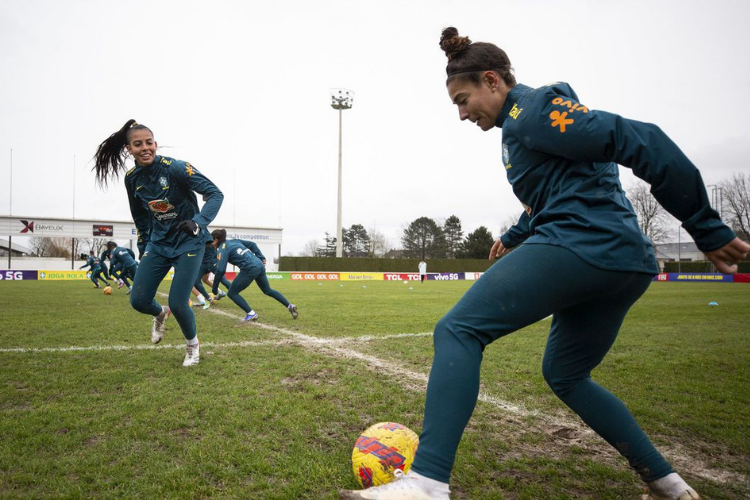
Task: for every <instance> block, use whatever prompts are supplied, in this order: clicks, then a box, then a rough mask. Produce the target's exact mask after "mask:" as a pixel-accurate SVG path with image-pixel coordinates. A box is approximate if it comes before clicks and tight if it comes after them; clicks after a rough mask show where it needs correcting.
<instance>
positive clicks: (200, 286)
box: [193, 271, 211, 300]
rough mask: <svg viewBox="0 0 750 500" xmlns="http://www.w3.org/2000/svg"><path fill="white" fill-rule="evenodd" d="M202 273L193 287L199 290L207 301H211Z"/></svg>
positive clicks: (199, 272)
mask: <svg viewBox="0 0 750 500" xmlns="http://www.w3.org/2000/svg"><path fill="white" fill-rule="evenodd" d="M200 277H201V271H198V278H197V279H196V280H195V284H194V285H193V288H195V289H196V290H198V293H199V294H201V296H202V297H203V298H204V299H205V300H211V296H210V295H209V294H208V292H207V291H206V287H204V286H203V282H202V281H201V278H200Z"/></svg>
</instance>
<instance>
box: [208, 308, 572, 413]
mask: <svg viewBox="0 0 750 500" xmlns="http://www.w3.org/2000/svg"><path fill="white" fill-rule="evenodd" d="M207 311H209V312H213V313H214V314H220V315H222V316H226V317H229V318H232V319H235V320H242V319H243V317H242V316H235V315H234V314H230V313H228V312H225V311H222V310H221V309H215V308H209V309H207ZM253 325H254V326H256V327H259V328H262V329H264V330H271V331H274V332H277V333H281V334H283V335H286V336H288V337H291V338H293V339H295V340H296V341H297V342H298V343H299V344H300V345H302V346H307V347H314V348H317V350H325V351H328V352H330V353H331V354H333V355H334V356H336V357H343V358H348V359H356V360H359V361H364V362H365V363H366V364H367V365H368V366H369V367H371V368H373V369H376V371H379V372H385V373H388V374H389V375H393V376H395V377H397V378H398V379H399V380H404V379H409V380H410V381H411V382H412V384H415V385H412V387H413V388H414V389H415V390H418V391H425V390H426V389H427V375H425V374H423V373H417V372H413V371H410V370H406V369H404V368H403V367H402V366H398V365H395V364H393V363H389V362H388V361H384V360H382V359H380V358H376V357H375V356H371V355H369V354H363V353H361V352H359V351H356V350H354V349H347V348H345V347H339V346H337V344H340V343H341V342H342V341H352V340H371V339H372V338H373V337H372V336H370V335H366V336H362V337H355V338H354V339H352V338H348V339H326V338H320V337H312V336H310V335H305V334H303V333H299V332H294V331H292V330H286V329H284V328H279V327H277V326H273V325H267V324H265V323H259V322H257V321H255V322H253ZM428 335H432V332H429V333H416V334H405V333H401V334H395V335H390V336H386V337H376V338H377V339H378V340H380V339H384V338H403V337H407V336H410V337H417V336H420V337H426V336H428ZM479 400H480V401H482V402H484V403H489V404H491V405H494V406H496V407H497V408H500V409H501V410H504V411H507V412H509V413H513V414H515V415H518V416H521V417H528V416H534V417H538V418H542V419H544V420H546V421H547V422H549V423H551V424H553V425H559V426H565V427H568V426H570V425H571V424H570V423H568V422H565V423H563V422H562V421H558V420H557V419H554V418H551V417H549V416H547V415H544V414H542V413H540V412H538V411H535V410H527V409H525V408H523V407H522V406H520V405H515V404H512V403H509V402H507V401H503V400H501V399H498V398H496V397H494V396H491V395H489V394H487V393H485V392H480V393H479Z"/></svg>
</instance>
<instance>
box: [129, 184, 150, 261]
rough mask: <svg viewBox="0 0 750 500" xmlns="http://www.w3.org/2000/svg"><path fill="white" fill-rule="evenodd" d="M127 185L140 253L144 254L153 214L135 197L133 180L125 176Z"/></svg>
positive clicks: (140, 254)
mask: <svg viewBox="0 0 750 500" xmlns="http://www.w3.org/2000/svg"><path fill="white" fill-rule="evenodd" d="M125 187H126V189H127V192H128V201H129V202H130V215H132V216H133V222H134V223H135V229H136V232H137V233H138V242H137V245H138V254H139V256H142V255H143V252H145V251H146V245H148V241H149V238H150V234H151V216H150V215H149V213H148V212H147V211H146V209H145V208H144V206H143V204H141V202H140V200H138V199H137V198H136V197H135V190H134V189H133V185H132V183H131V182H128V179H127V178H125Z"/></svg>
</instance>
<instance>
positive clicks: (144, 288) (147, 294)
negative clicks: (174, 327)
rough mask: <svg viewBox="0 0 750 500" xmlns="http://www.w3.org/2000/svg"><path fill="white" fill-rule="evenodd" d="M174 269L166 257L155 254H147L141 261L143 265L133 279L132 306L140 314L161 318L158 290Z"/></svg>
mask: <svg viewBox="0 0 750 500" xmlns="http://www.w3.org/2000/svg"><path fill="white" fill-rule="evenodd" d="M171 268H172V263H171V262H170V260H169V259H167V258H166V257H162V256H161V255H159V254H156V253H153V252H146V253H145V254H144V255H143V259H141V265H140V266H138V270H137V271H136V273H135V277H134V278H133V286H132V292H131V294H130V305H131V306H133V309H135V310H136V311H138V312H141V313H143V314H150V315H151V316H159V315H160V314H161V313H162V306H161V304H159V302H158V301H157V300H156V290H157V288H159V285H160V284H161V282H162V280H163V279H164V277H165V276H166V275H167V273H168V272H169V270H170V269H171Z"/></svg>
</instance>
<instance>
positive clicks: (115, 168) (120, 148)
mask: <svg viewBox="0 0 750 500" xmlns="http://www.w3.org/2000/svg"><path fill="white" fill-rule="evenodd" d="M136 130H148V131H149V132H151V129H150V128H148V127H147V126H145V125H138V124H137V123H136V122H135V120H132V119H131V120H128V121H127V122H125V125H123V126H122V128H121V129H120V130H118V131H117V132H115V133H114V134H112V135H110V136H109V137H108V138H107V139H105V140H104V142H102V143H101V144H99V148H98V149H97V150H96V154H95V155H94V160H95V161H94V168H93V169H92V170H94V171H95V172H96V180H97V182H98V183H99V184H100V185H102V186H106V185H107V181H108V180H109V179H110V178H114V179H116V178H117V177H119V175H120V172H121V171H122V170H125V158H126V156H127V154H126V153H125V146H126V145H127V144H128V139H130V134H131V133H132V132H134V131H136ZM151 135H153V132H151Z"/></svg>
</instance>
